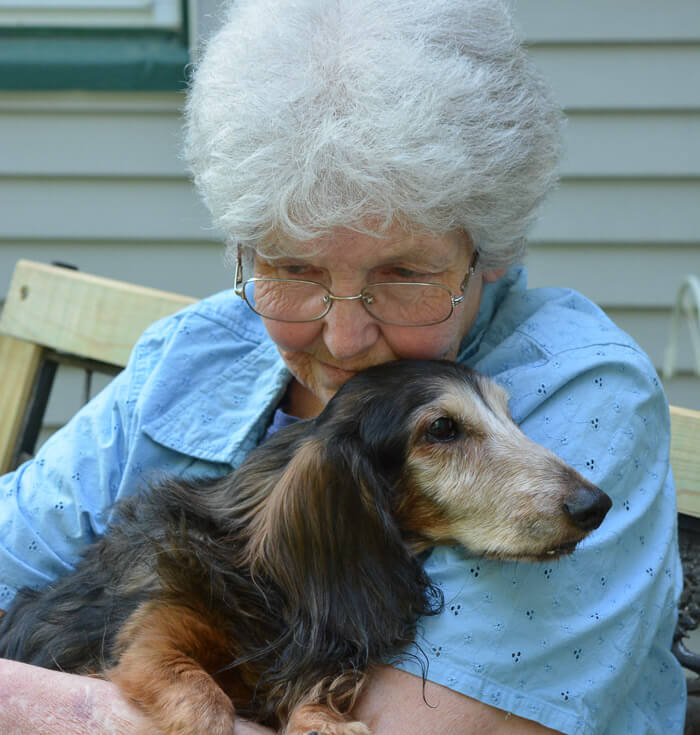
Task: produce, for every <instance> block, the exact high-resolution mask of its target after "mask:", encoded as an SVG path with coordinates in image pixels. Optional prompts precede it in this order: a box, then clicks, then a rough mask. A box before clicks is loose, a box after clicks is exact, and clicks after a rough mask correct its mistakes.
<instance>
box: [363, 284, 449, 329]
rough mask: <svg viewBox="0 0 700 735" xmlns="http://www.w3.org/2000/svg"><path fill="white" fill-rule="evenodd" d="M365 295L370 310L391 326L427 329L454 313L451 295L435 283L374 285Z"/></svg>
mask: <svg viewBox="0 0 700 735" xmlns="http://www.w3.org/2000/svg"><path fill="white" fill-rule="evenodd" d="M363 294H364V297H365V299H364V302H365V307H366V308H367V311H369V313H370V314H372V316H373V317H375V318H376V319H379V320H380V321H382V322H387V323H388V324H396V325H399V326H406V327H410V326H413V327H419V326H428V325H430V324H439V323H440V322H444V321H445V320H446V319H447V318H448V317H449V316H450V314H451V313H452V294H451V293H450V291H449V290H448V289H447V288H445V287H444V286H440V285H439V284H436V283H433V284H430V283H375V284H372V285H370V286H366V287H365V289H364V290H363Z"/></svg>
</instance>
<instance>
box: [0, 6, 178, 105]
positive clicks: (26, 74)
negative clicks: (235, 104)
mask: <svg viewBox="0 0 700 735" xmlns="http://www.w3.org/2000/svg"><path fill="white" fill-rule="evenodd" d="M177 2H178V3H179V6H180V18H181V24H180V27H179V28H177V29H174V30H173V29H163V28H153V27H77V26H75V25H71V26H69V27H58V26H34V27H29V26H23V25H21V26H20V25H16V26H5V27H0V90H2V91H57V90H99V91H109V90H112V91H169V92H172V91H183V90H184V89H185V88H186V85H187V74H186V70H187V67H188V64H189V62H190V49H189V33H188V15H189V3H188V2H187V0H177Z"/></svg>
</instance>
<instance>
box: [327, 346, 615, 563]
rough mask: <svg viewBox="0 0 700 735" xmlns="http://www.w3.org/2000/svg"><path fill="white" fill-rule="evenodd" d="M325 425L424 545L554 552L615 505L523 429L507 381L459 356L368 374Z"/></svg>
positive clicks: (511, 553) (527, 554)
mask: <svg viewBox="0 0 700 735" xmlns="http://www.w3.org/2000/svg"><path fill="white" fill-rule="evenodd" d="M316 424H317V428H316V432H315V433H316V435H317V436H319V437H323V438H324V441H325V442H326V443H331V444H333V445H334V446H333V448H331V449H330V452H331V454H333V453H337V452H338V451H340V450H339V448H340V447H344V448H345V449H344V454H345V455H348V454H349V455H351V456H354V457H355V459H348V457H347V456H345V463H346V464H347V465H348V468H346V470H345V471H346V472H349V473H353V472H354V473H355V474H356V475H357V477H356V478H355V479H356V480H357V481H358V484H359V485H362V486H365V485H368V484H374V485H375V486H378V487H379V488H381V492H383V493H385V495H386V497H387V501H388V503H389V506H390V512H391V513H392V515H393V516H394V517H395V518H396V519H397V520H398V524H399V527H400V528H401V530H402V532H403V533H404V535H405V537H406V538H407V539H408V540H409V541H410V542H411V543H412V545H413V547H414V548H415V549H416V550H420V549H421V548H425V547H428V546H432V545H435V544H449V543H458V544H461V545H462V546H464V547H465V548H466V549H468V550H469V551H470V552H473V553H477V554H485V555H488V556H493V557H498V558H502V559H529V560H545V559H551V558H554V557H557V556H560V555H562V554H566V553H569V552H571V551H572V550H573V549H574V547H575V546H576V544H577V543H578V542H579V541H581V540H582V539H583V538H584V537H585V536H587V535H588V534H589V533H590V532H591V531H593V530H594V529H596V528H597V527H598V526H599V525H600V524H601V523H602V521H603V519H604V518H605V515H606V513H607V512H608V510H609V509H610V507H611V500H610V498H609V497H608V496H607V495H606V494H605V493H604V492H602V491H601V490H600V489H599V488H597V487H596V486H595V485H593V484H591V483H590V482H588V481H587V480H586V479H585V478H583V477H582V476H581V475H580V474H579V473H578V472H576V471H575V470H574V469H573V468H571V467H569V466H568V465H567V464H566V463H564V462H563V460H561V459H560V458H559V457H557V456H556V455H555V454H554V453H553V452H551V451H549V450H548V449H546V448H544V447H542V446H540V445H538V444H536V443H534V442H533V441H531V440H530V439H529V438H528V437H527V436H525V434H523V432H522V431H521V430H520V429H519V428H518V426H517V425H516V424H515V423H514V421H513V419H512V418H511V416H510V413H509V411H508V396H507V394H506V392H505V391H504V390H503V388H501V387H500V386H499V385H498V384H497V383H495V382H494V381H492V380H490V379H488V378H485V377H483V376H480V375H477V374H476V373H475V372H473V371H472V370H470V369H469V368H466V367H464V366H461V365H458V364H455V363H449V362H441V361H426V362H422V361H414V360H411V361H398V362H392V363H387V364H385V365H381V366H378V367H376V368H371V369H370V370H367V371H364V372H363V373H360V374H359V375H357V376H356V377H354V378H353V379H352V380H350V381H348V382H347V383H346V384H345V385H344V386H343V388H341V390H340V391H338V393H337V394H336V396H335V397H334V398H333V400H332V401H331V402H330V403H329V404H328V406H327V408H326V410H325V411H324V412H323V414H321V416H320V417H319V418H318V419H317V420H316ZM327 451H328V450H327ZM353 468H354V469H353ZM368 474H369V475H370V477H367V475H368ZM365 502H376V498H375V499H374V500H370V501H367V500H366V501H365Z"/></svg>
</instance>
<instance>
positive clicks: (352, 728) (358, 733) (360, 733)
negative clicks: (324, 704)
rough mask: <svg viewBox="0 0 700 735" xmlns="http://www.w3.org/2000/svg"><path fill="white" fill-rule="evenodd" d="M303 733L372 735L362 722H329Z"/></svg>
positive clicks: (317, 734)
mask: <svg viewBox="0 0 700 735" xmlns="http://www.w3.org/2000/svg"><path fill="white" fill-rule="evenodd" d="M290 735H297V733H290ZM298 735H302V734H301V733H299V734H298ZM303 735H372V733H371V732H370V729H369V728H368V727H367V725H365V724H364V723H363V722H333V723H331V722H329V723H327V724H324V725H321V726H317V727H316V729H315V730H306V731H305V732H304V733H303Z"/></svg>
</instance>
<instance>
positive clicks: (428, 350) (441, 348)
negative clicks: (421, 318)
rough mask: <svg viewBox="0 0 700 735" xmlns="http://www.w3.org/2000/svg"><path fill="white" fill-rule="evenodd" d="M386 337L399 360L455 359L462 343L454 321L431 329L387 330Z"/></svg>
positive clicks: (401, 328) (396, 328) (385, 330)
mask: <svg viewBox="0 0 700 735" xmlns="http://www.w3.org/2000/svg"><path fill="white" fill-rule="evenodd" d="M384 337H385V339H386V341H387V344H388V345H389V346H390V347H391V350H392V352H393V353H394V354H395V355H396V356H397V357H398V358H406V359H409V360H440V359H454V357H456V356H457V350H458V348H459V343H460V341H461V336H460V334H459V332H458V330H457V329H456V325H455V324H453V323H452V320H450V321H447V322H445V323H444V324H435V325H433V326H431V327H394V328H393V329H390V328H385V329H384Z"/></svg>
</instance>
